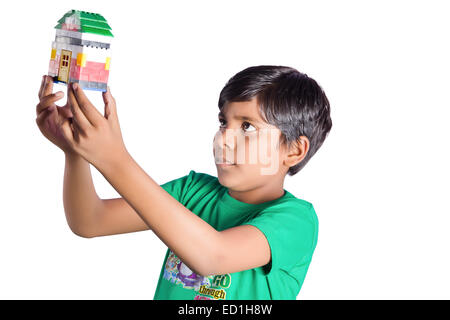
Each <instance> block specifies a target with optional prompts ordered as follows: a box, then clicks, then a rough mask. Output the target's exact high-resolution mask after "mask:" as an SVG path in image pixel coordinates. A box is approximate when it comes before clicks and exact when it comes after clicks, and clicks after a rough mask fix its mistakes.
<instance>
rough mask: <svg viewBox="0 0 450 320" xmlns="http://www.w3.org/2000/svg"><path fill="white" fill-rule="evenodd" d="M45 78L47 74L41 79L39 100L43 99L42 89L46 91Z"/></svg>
mask: <svg viewBox="0 0 450 320" xmlns="http://www.w3.org/2000/svg"><path fill="white" fill-rule="evenodd" d="M44 79H45V76H42V79H41V86H40V88H39V92H38V98H39V100H40V99H41V96H42V91H44Z"/></svg>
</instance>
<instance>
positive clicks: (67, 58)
mask: <svg viewBox="0 0 450 320" xmlns="http://www.w3.org/2000/svg"><path fill="white" fill-rule="evenodd" d="M62 60H63V61H62V66H63V67H68V66H69V56H68V55H65V54H63V56H62Z"/></svg>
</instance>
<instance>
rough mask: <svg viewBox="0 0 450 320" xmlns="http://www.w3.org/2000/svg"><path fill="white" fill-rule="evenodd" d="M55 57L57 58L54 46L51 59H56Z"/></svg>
mask: <svg viewBox="0 0 450 320" xmlns="http://www.w3.org/2000/svg"><path fill="white" fill-rule="evenodd" d="M55 58H56V49H55V48H52V54H51V56H50V59H51V60H55Z"/></svg>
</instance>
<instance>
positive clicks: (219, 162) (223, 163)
mask: <svg viewBox="0 0 450 320" xmlns="http://www.w3.org/2000/svg"><path fill="white" fill-rule="evenodd" d="M216 164H217V165H218V166H221V167H229V166H234V165H236V164H235V163H234V162H231V161H228V160H218V159H216Z"/></svg>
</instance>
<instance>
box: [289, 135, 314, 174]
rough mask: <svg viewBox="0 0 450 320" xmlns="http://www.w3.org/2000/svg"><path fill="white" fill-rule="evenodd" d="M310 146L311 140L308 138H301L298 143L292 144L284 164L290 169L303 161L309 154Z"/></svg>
mask: <svg viewBox="0 0 450 320" xmlns="http://www.w3.org/2000/svg"><path fill="white" fill-rule="evenodd" d="M309 146H310V144H309V139H308V138H307V137H306V136H300V137H299V138H298V139H297V141H296V142H294V143H292V145H291V147H290V149H289V150H288V153H287V155H286V158H285V160H284V164H285V165H286V166H288V167H292V166H295V165H296V164H297V163H299V162H300V161H302V160H303V159H304V158H305V157H306V154H307V153H308V150H309Z"/></svg>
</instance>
